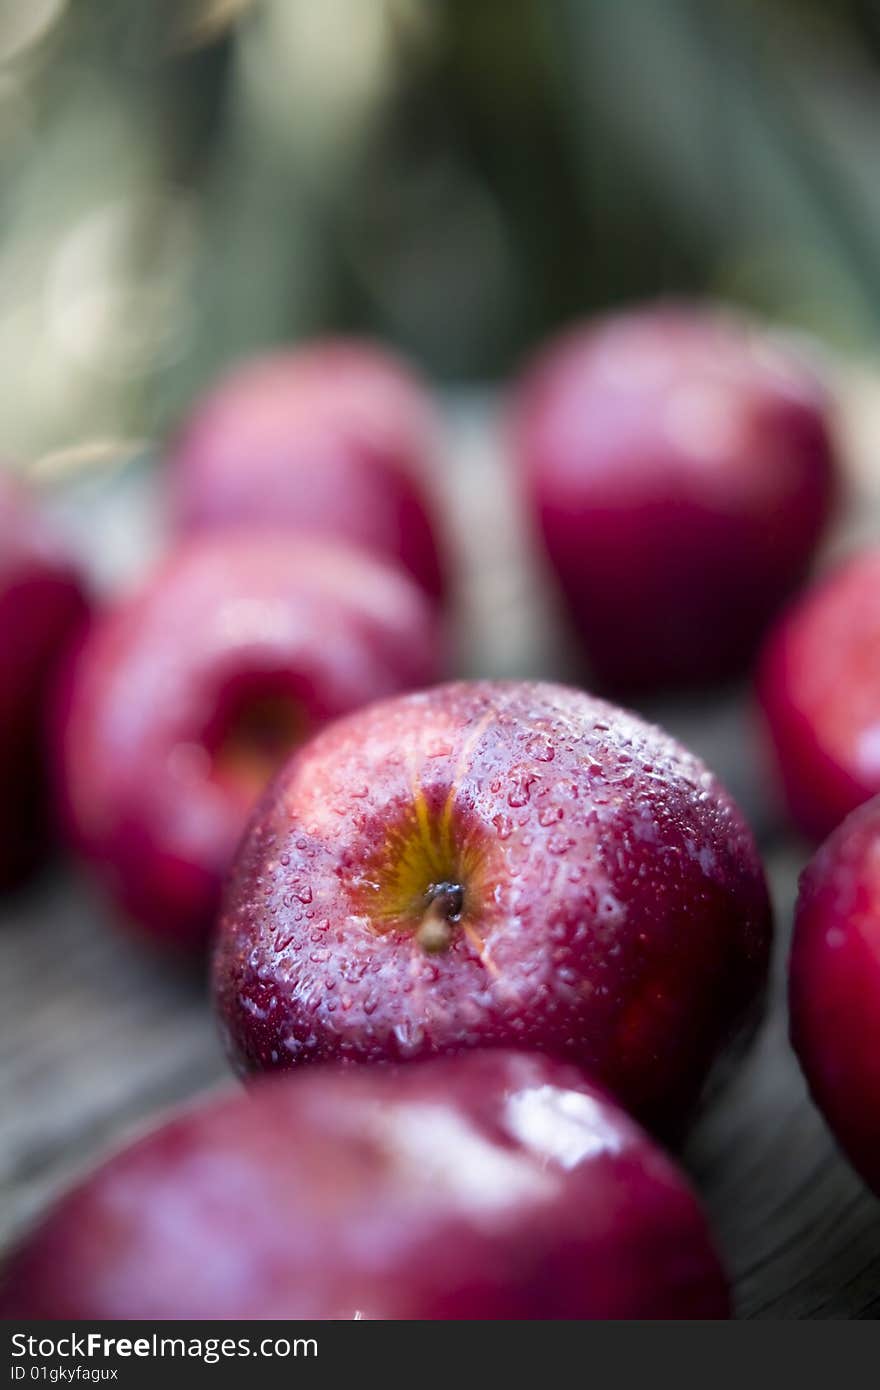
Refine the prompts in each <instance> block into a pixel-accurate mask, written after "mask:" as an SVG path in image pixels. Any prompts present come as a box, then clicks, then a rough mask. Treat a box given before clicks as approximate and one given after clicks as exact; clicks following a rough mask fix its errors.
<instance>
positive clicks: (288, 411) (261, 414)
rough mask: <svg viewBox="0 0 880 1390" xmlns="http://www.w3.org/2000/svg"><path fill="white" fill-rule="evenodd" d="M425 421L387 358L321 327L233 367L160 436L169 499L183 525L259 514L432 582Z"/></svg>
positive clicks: (437, 573)
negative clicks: (305, 339) (305, 340)
mask: <svg viewBox="0 0 880 1390" xmlns="http://www.w3.org/2000/svg"><path fill="white" fill-rule="evenodd" d="M435 430H436V422H435V420H434V415H433V410H432V407H431V404H430V401H429V399H428V396H427V393H426V391H425V389H424V387H423V386H422V385H421V383H420V382H418V381H417V380H416V378H415V377H413V376H412V375H411V374H410V373H409V372H408V371H407V370H406V369H405V368H404V367H403V366H402V364H401V363H399V362H398V361H397V360H396V358H394V357H392V356H390V355H389V354H387V353H386V352H385V351H383V350H382V349H380V348H379V347H376V346H374V345H372V344H369V343H362V342H357V341H354V340H349V339H332V340H328V341H325V342H319V343H314V344H312V345H311V346H309V347H305V348H301V349H299V350H298V351H286V352H278V353H276V354H274V355H271V356H267V357H264V358H260V359H257V360H256V361H252V362H250V363H248V364H246V365H244V366H242V367H240V368H238V370H236V371H234V372H233V373H232V374H231V375H230V376H229V377H227V378H226V379H225V380H223V381H221V382H220V383H219V385H217V386H216V387H215V388H214V389H213V390H212V391H210V392H209V393H208V394H207V395H206V396H204V397H203V398H202V399H201V400H200V401H198V402H197V403H196V405H195V406H194V408H193V410H192V411H191V413H190V415H189V418H188V419H187V420H185V421H184V423H183V425H182V426H181V428H180V430H179V432H178V434H177V436H176V438H175V439H174V440H172V442H171V445H170V449H169V454H168V467H169V469H170V485H171V488H172V494H173V507H174V510H175V512H176V515H177V518H178V521H179V524H180V525H181V526H182V527H183V528H184V529H187V530H194V529H197V528H203V527H211V528H213V527H218V526H229V525H238V524H240V523H245V524H253V523H255V522H258V523H265V522H268V523H269V524H270V525H272V526H273V527H276V526H279V525H283V526H285V527H290V528H292V529H295V530H298V531H307V532H312V533H319V534H321V535H326V536H329V537H330V538H336V539H341V540H345V541H348V542H351V543H353V544H356V545H358V546H361V547H363V548H364V549H366V550H369V551H371V552H373V553H374V554H376V555H378V556H380V557H382V558H384V559H386V560H389V561H392V560H393V561H394V562H395V563H397V564H400V565H402V566H403V568H404V569H406V570H407V571H409V573H411V574H412V575H413V577H414V578H415V579H417V580H418V581H419V583H420V584H422V585H423V587H424V588H425V589H426V591H427V592H428V593H429V594H431V595H432V596H433V597H434V598H437V597H439V595H440V593H441V591H442V589H443V574H442V566H441V558H440V554H439V549H438V542H437V539H436V537H435V534H434V526H433V520H432V515H431V511H432V509H431V507H430V505H429V502H428V500H427V498H426V495H425V490H424V480H423V475H424V474H425V472H426V470H427V467H428V465H429V463H430V460H431V455H432V453H433V447H434V439H435Z"/></svg>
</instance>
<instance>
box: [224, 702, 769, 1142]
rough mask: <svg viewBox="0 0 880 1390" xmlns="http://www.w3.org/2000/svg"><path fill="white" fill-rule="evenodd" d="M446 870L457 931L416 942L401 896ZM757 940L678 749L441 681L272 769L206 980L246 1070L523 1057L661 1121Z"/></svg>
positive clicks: (757, 969)
mask: <svg viewBox="0 0 880 1390" xmlns="http://www.w3.org/2000/svg"><path fill="white" fill-rule="evenodd" d="M426 846H427V848H426ZM401 865H403V868H401ZM450 881H457V882H458V883H459V884H460V885H461V886H462V888H463V912H462V915H461V918H460V921H459V922H458V923H454V924H452V925H451V926H450V928H449V934H450V940H449V943H448V946H447V948H446V949H439V950H436V949H435V950H432V949H425V948H424V947H423V946H422V945H421V944H420V939H419V936H418V935H417V932H419V931H420V928H421V925H422V924H423V923H422V919H420V913H421V911H422V908H421V904H422V901H423V897H422V895H423V893H427V892H429V891H430V886H431V884H434V883H437V882H441V883H442V882H450ZM399 882H402V883H403V884H404V887H403V888H398V887H396V886H395V885H397V884H398V883H399ZM412 904H415V906H412ZM770 936H771V914H770V908H769V905H768V899H767V891H766V887H765V883H764V878H763V874H762V870H761V866H760V862H759V859H758V855H757V852H756V849H755V845H754V842H753V840H752V837H751V834H750V833H749V831H748V829H747V827H746V825H745V823H744V821H743V819H742V817H741V816H740V814H739V812H738V810H737V808H736V807H735V806H734V804H733V803H732V801H731V799H730V798H729V797H728V795H727V794H726V793H725V792H724V790H723V789H722V788H721V787H720V786H719V785H718V783H717V782H716V781H715V780H714V778H713V777H712V776H711V774H710V773H709V772H707V770H706V769H705V767H704V766H703V764H702V763H700V762H699V761H698V760H697V759H696V758H694V757H692V756H691V755H690V754H689V753H687V752H686V751H685V750H684V749H683V748H682V747H681V746H680V745H679V744H677V743H675V741H674V740H672V739H671V738H669V737H668V736H666V735H665V734H664V733H662V731H660V730H659V729H656V728H653V727H652V726H650V725H647V724H645V723H643V722H642V721H641V720H639V719H637V718H636V717H635V716H632V715H629V714H626V713H624V712H623V711H622V710H619V709H616V708H614V707H613V706H611V705H607V704H605V703H604V702H602V701H599V700H595V699H591V698H590V697H588V696H586V695H584V694H582V693H580V692H578V691H575V690H570V689H567V688H565V687H562V686H555V685H549V684H528V683H509V684H508V683H493V682H477V683H458V684H452V685H447V686H441V687H438V688H436V689H434V690H431V691H425V692H422V693H417V694H414V695H409V696H405V697H402V698H398V699H395V700H391V701H387V702H383V703H379V704H377V705H373V706H371V707H370V708H369V709H367V710H364V711H361V712H360V714H358V715H356V716H354V717H352V718H349V719H345V720H342V721H339V722H338V723H336V724H334V725H333V726H331V727H330V728H328V729H326V730H325V731H324V732H323V733H321V734H319V735H318V736H317V737H316V738H315V739H314V740H312V741H311V742H310V743H309V744H308V745H307V746H305V747H304V748H302V749H301V750H300V751H299V753H298V754H296V755H295V756H294V758H293V759H292V760H291V762H290V763H288V765H287V766H286V767H285V769H284V771H283V773H282V774H281V775H280V776H279V778H278V780H277V781H276V783H275V785H274V787H273V788H272V790H271V793H270V794H269V795H267V796H266V797H265V798H264V800H263V802H262V804H261V805H260V807H259V808H258V810H257V812H256V814H255V816H254V817H253V819H252V821H251V825H250V829H249V832H248V833H247V835H246V837H245V839H244V841H243V843H242V846H241V849H240V852H239V855H238V857H237V861H236V864H235V868H234V870H233V874H232V876H231V880H230V883H229V885H228V888H227V892H226V895H225V898H224V911H223V914H222V918H221V925H220V929H219V933H218V940H217V948H216V957H215V965H214V983H215V995H216V1001H217V1006H218V1011H219V1016H220V1019H221V1021H222V1025H223V1028H224V1032H225V1035H226V1039H227V1043H228V1047H229V1051H230V1054H231V1055H232V1057H233V1059H234V1060H235V1062H236V1063H237V1065H238V1066H239V1067H241V1068H242V1069H244V1070H260V1069H269V1068H276V1067H278V1068H283V1067H291V1066H294V1065H298V1064H301V1063H306V1062H313V1061H319V1060H327V1059H341V1060H345V1059H350V1060H358V1061H364V1062H377V1061H386V1062H387V1061H397V1060H402V1059H408V1058H417V1057H424V1056H426V1055H430V1054H432V1053H442V1052H449V1051H461V1050H463V1049H466V1048H472V1047H478V1046H496V1047H509V1046H520V1047H527V1048H534V1049H537V1050H539V1051H544V1052H547V1053H550V1054H557V1055H559V1056H562V1057H565V1058H569V1059H571V1060H573V1061H575V1062H578V1063H580V1064H582V1065H583V1066H584V1067H585V1068H586V1069H587V1070H588V1071H589V1072H590V1074H592V1075H593V1076H595V1077H596V1078H597V1080H599V1081H600V1082H601V1083H602V1084H604V1085H605V1086H606V1087H607V1088H608V1089H609V1090H610V1091H611V1092H612V1093H613V1094H615V1095H616V1096H617V1097H618V1098H619V1099H620V1100H621V1101H622V1102H623V1103H624V1104H626V1105H627V1106H628V1107H629V1108H630V1109H632V1110H633V1111H634V1112H635V1113H637V1114H638V1115H639V1116H640V1117H641V1118H642V1119H643V1121H644V1122H645V1123H647V1124H648V1125H649V1126H650V1127H652V1128H655V1129H657V1130H662V1131H663V1132H664V1133H666V1134H670V1133H673V1132H677V1131H678V1129H679V1128H680V1125H681V1123H682V1121H683V1118H684V1116H685V1114H686V1113H687V1112H688V1110H689V1109H690V1107H691V1105H692V1103H693V1102H694V1099H695V1097H696V1095H697V1094H698V1092H699V1090H700V1087H701V1084H702V1082H703V1080H704V1077H705V1075H706V1073H707V1070H708V1068H709V1065H710V1063H711V1061H712V1059H713V1057H714V1055H715V1054H716V1052H717V1051H718V1049H719V1048H720V1047H721V1045H722V1043H723V1042H724V1041H725V1040H726V1039H727V1038H728V1037H729V1036H730V1034H731V1033H732V1031H733V1030H734V1029H735V1027H736V1025H737V1023H738V1022H739V1021H740V1019H741V1018H742V1016H743V1014H744V1012H745V1011H746V1010H747V1009H748V1008H749V1006H750V1005H751V1004H752V1003H753V1002H754V1001H755V999H756V997H757V996H758V995H759V994H760V991H761V987H762V984H763V981H764V977H765V972H766V968H767V957H768V950H769V945H770ZM431 944H432V945H436V943H431Z"/></svg>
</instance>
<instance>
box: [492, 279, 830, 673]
mask: <svg viewBox="0 0 880 1390" xmlns="http://www.w3.org/2000/svg"><path fill="white" fill-rule="evenodd" d="M829 415H830V409H829V401H828V398H827V395H826V392H825V390H824V388H823V387H822V385H820V383H819V381H818V379H817V378H816V377H815V375H814V374H813V372H812V371H811V370H810V369H809V368H808V367H807V366H805V365H804V363H803V362H802V361H801V360H800V359H799V357H798V356H796V355H795V354H794V353H793V352H792V351H790V350H787V349H784V348H782V347H780V346H779V345H778V344H776V343H775V342H774V340H773V339H772V338H771V337H769V335H767V334H766V333H764V332H759V331H758V330H756V329H752V328H750V327H749V326H748V325H747V324H746V323H745V322H744V321H742V320H740V319H739V318H737V317H734V316H733V315H732V314H729V313H724V312H722V311H720V310H712V309H707V308H699V307H697V306H688V305H684V304H681V305H679V304H666V305H663V304H661V305H659V306H655V307H652V308H647V309H639V310H633V311H630V312H626V313H622V314H619V315H617V316H615V317H611V318H608V319H605V320H602V321H599V322H597V323H592V324H586V325H584V326H582V327H579V328H575V329H574V330H572V331H570V332H568V333H566V334H564V335H563V336H562V337H561V338H559V339H557V340H556V341H554V342H551V343H550V345H549V346H548V347H547V348H545V350H544V351H543V353H542V354H540V355H539V357H538V359H537V362H536V363H535V365H534V366H533V367H532V368H531V370H530V371H528V372H527V373H526V375H525V377H524V379H523V381H522V383H521V385H520V387H519V390H518V392H517V394H516V397H515V400H514V404H513V446H514V451H515V454H516V456H517V458H518V463H519V472H520V474H521V478H522V485H523V489H524V493H525V497H526V500H527V504H528V506H529V509H530V511H531V512H532V514H533V515H534V518H535V523H536V527H537V529H538V531H539V532H540V535H541V537H542V539H543V545H544V548H545V550H546V554H547V557H548V560H549V563H550V567H551V569H552V570H553V572H554V574H555V576H556V579H557V581H558V583H559V586H560V588H561V591H562V594H563V596H564V598H565V600H566V602H567V606H568V608H569V610H570V613H571V616H572V618H573V621H574V624H575V626H576V627H577V629H578V631H579V633H580V635H581V637H582V640H583V644H584V649H585V655H586V658H587V661H588V663H589V665H590V668H591V671H592V674H593V676H594V678H595V679H596V681H597V682H598V683H599V684H600V685H601V686H602V687H603V688H605V689H608V690H612V691H616V692H618V693H635V692H639V693H643V692H647V693H650V692H651V691H654V690H658V689H664V688H675V687H687V686H705V685H710V684H714V683H718V682H722V681H725V680H728V679H730V678H732V677H735V676H738V675H741V674H742V673H743V672H744V671H746V670H747V669H748V667H749V665H750V663H751V660H752V658H753V656H754V652H755V650H756V647H757V645H758V643H759V640H760V638H761V635H762V633H763V632H764V630H765V628H766V626H767V623H768V622H769V620H770V619H771V618H772V617H773V615H774V613H775V612H776V611H777V610H778V608H779V607H780V605H781V603H782V602H783V601H784V600H785V599H786V598H787V597H788V595H789V594H790V593H791V592H793V591H794V589H795V588H796V587H797V585H798V584H799V583H800V582H801V580H802V579H803V577H804V575H805V573H806V572H807V570H808V568H809V565H810V561H811V559H812V557H813V554H814V552H815V549H816V546H817V544H818V542H819V540H820V538H821V536H822V534H823V531H824V529H825V526H826V523H827V522H828V520H829V517H830V513H831V511H832V505H833V500H834V496H835V492H836V466H835V459H834V451H833V445H832V439H831V436H830V430H829Z"/></svg>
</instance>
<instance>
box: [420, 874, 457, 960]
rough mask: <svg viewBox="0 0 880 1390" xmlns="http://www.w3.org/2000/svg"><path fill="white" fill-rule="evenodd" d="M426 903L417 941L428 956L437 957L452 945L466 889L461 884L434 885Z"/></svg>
mask: <svg viewBox="0 0 880 1390" xmlns="http://www.w3.org/2000/svg"><path fill="white" fill-rule="evenodd" d="M425 901H426V907H425V912H424V915H423V917H422V920H421V923H420V924H419V927H418V929H417V931H416V934H415V939H416V941H417V943H418V944H419V946H421V948H422V950H423V951H425V952H426V953H427V954H428V955H436V954H438V953H439V952H440V951H445V950H447V949H448V948H449V946H450V945H451V944H452V937H453V930H452V929H453V927H454V926H455V924H456V923H458V922H460V921H461V914H462V911H463V910H464V889H463V888H462V886H461V884H459V883H445V882H444V883H432V884H431V886H430V887H429V889H428V891H427V893H426V894H425Z"/></svg>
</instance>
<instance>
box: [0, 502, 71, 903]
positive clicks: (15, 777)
mask: <svg viewBox="0 0 880 1390" xmlns="http://www.w3.org/2000/svg"><path fill="white" fill-rule="evenodd" d="M88 607H89V605H88V599H87V597H86V592H85V588H84V585H83V583H82V580H81V577H80V575H79V573H78V572H77V569H76V567H75V565H74V563H73V560H72V559H71V557H70V556H69V555H68V554H67V553H66V552H65V551H64V549H63V547H62V545H61V544H60V543H59V540H58V539H57V537H56V536H55V535H54V534H53V533H52V531H51V528H49V527H47V526H46V524H45V522H44V521H43V519H42V518H41V517H40V515H39V514H38V512H37V510H36V507H35V505H34V503H33V501H32V500H31V498H30V497H29V496H28V494H27V493H26V491H25V489H24V488H23V487H20V486H18V485H17V484H15V483H14V482H12V481H11V480H10V479H7V478H2V477H0V652H2V660H3V670H2V678H0V889H9V888H15V887H18V886H19V885H20V884H22V883H23V882H24V881H25V880H26V879H27V878H28V877H29V876H30V875H31V874H32V873H33V872H34V870H35V869H36V868H37V867H38V865H39V864H40V862H41V860H42V859H43V857H44V855H45V853H46V851H47V848H48V846H49V843H50V841H51V839H52V835H53V830H54V826H53V816H52V812H51V799H50V795H49V785H48V770H47V766H46V763H47V750H46V729H45V721H46V711H47V705H48V702H49V700H50V692H51V690H52V687H53V682H54V680H55V678H56V674H57V667H58V663H59V661H60V660H62V659H63V653H64V651H65V649H66V647H67V645H68V643H69V642H71V641H73V640H75V636H76V633H77V632H78V631H79V630H80V629H81V628H82V627H83V626H84V625H85V623H86V622H87V620H88Z"/></svg>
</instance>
